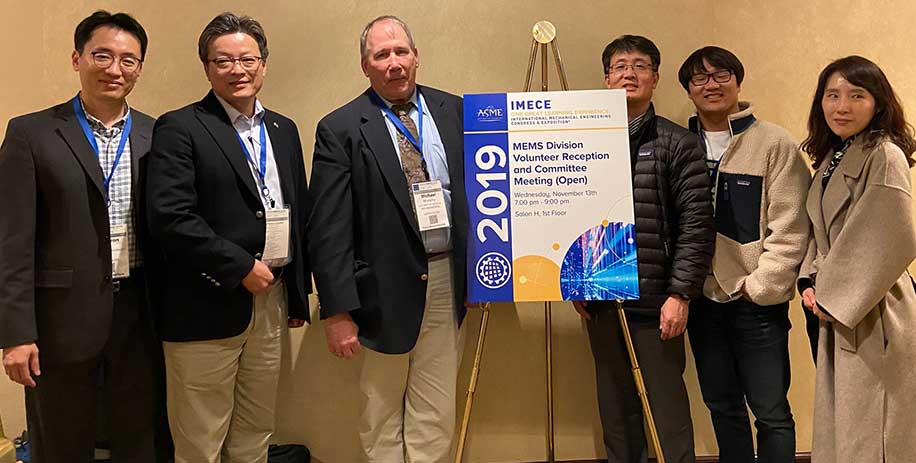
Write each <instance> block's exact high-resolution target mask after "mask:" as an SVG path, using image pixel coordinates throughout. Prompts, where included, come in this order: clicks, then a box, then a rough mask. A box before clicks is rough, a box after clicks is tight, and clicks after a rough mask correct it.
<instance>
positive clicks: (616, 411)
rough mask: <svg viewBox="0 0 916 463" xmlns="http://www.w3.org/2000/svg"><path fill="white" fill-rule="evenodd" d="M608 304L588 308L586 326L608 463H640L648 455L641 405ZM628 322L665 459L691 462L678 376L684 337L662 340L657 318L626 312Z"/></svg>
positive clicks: (684, 394)
mask: <svg viewBox="0 0 916 463" xmlns="http://www.w3.org/2000/svg"><path fill="white" fill-rule="evenodd" d="M609 305H610V304H602V303H597V304H596V303H592V304H590V305H589V307H590V309H592V310H591V314H592V319H591V320H590V321H589V322H587V324H586V325H587V327H588V337H589V341H590V343H591V348H592V355H593V356H594V357H595V377H596V380H597V383H598V384H597V392H598V410H599V413H600V415H601V426H602V427H603V428H604V445H605V447H606V450H607V455H608V461H609V462H611V463H614V462H620V463H645V462H646V461H647V459H648V451H647V444H646V436H645V432H644V430H643V413H642V406H641V404H640V400H639V397H638V395H637V391H636V385H635V384H634V382H633V372H632V369H631V366H630V358H629V355H628V354H627V348H626V344H625V341H624V338H623V330H622V329H621V328H620V321H619V318H618V316H617V311H616V309H613V308H610V307H608V306H609ZM627 320H628V322H629V327H630V335H631V337H632V339H633V347H634V349H635V351H636V358H637V360H638V361H639V366H640V369H641V370H642V374H643V378H644V380H645V385H646V391H647V395H648V397H649V402H650V406H651V408H652V415H653V417H654V418H655V425H656V428H657V429H658V434H659V441H660V442H661V446H662V451H663V452H664V454H665V461H667V462H671V463H692V462H693V461H694V460H695V455H694V447H693V423H692V421H691V420H690V403H689V400H688V398H687V388H686V387H685V386H684V378H683V374H684V367H685V364H686V357H685V353H684V337H683V336H678V337H677V338H675V339H669V340H667V341H662V340H661V339H660V338H659V335H660V332H659V330H658V323H659V321H658V317H657V316H656V317H645V316H640V315H635V314H628V316H627Z"/></svg>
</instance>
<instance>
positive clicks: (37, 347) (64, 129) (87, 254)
mask: <svg viewBox="0 0 916 463" xmlns="http://www.w3.org/2000/svg"><path fill="white" fill-rule="evenodd" d="M74 42H75V44H74V45H75V50H74V52H73V54H72V65H73V69H74V70H75V71H77V72H78V73H79V76H80V83H81V90H80V92H79V94H78V95H77V96H75V97H74V98H72V99H71V100H68V101H66V102H64V103H62V104H59V105H57V106H54V107H52V108H49V109H46V110H44V111H40V112H37V113H33V114H29V115H25V116H22V117H17V118H15V119H13V120H11V121H10V123H9V126H8V127H7V132H6V137H5V138H4V141H3V145H2V147H0V210H3V213H2V214H0V262H3V265H2V266H0V347H3V366H4V369H5V370H6V374H7V375H8V376H9V377H10V379H12V380H13V381H15V382H17V383H19V384H22V385H24V386H26V394H25V395H26V413H27V419H28V428H29V435H30V437H31V452H32V453H31V455H32V461H33V462H39V463H47V462H68V463H69V462H74V463H88V462H91V461H93V460H94V456H93V455H94V452H93V449H94V444H95V440H96V434H95V433H96V423H97V422H98V421H100V420H102V419H103V418H104V420H105V421H107V422H108V424H109V429H108V434H109V438H110V441H111V442H110V443H111V451H112V458H113V460H114V461H116V462H153V461H157V459H156V455H155V449H154V447H155V446H154V437H155V436H154V434H155V432H154V430H155V421H156V420H155V416H156V410H157V409H158V406H159V405H157V390H158V389H157V387H156V385H157V381H156V378H157V372H161V365H160V364H161V353H159V346H158V343H157V342H156V339H155V335H154V333H153V329H152V320H151V319H150V314H149V313H148V310H147V290H146V280H145V271H144V248H145V244H146V241H145V239H144V238H145V236H144V234H143V226H142V223H141V220H140V219H141V211H140V209H141V205H142V201H143V198H142V191H141V189H140V188H139V179H140V176H141V168H142V166H143V162H144V158H145V156H146V153H147V152H148V151H149V147H150V137H151V134H152V130H153V119H152V118H150V117H149V116H147V115H145V114H143V113H141V112H139V111H137V110H136V109H133V108H130V107H128V105H127V102H126V98H127V95H128V94H130V92H131V90H132V89H133V87H134V84H135V83H136V81H137V79H138V78H139V76H140V71H141V70H142V66H143V59H144V57H145V54H146V46H147V36H146V32H145V31H144V29H143V27H142V26H141V25H140V24H139V23H138V22H137V21H136V20H134V19H133V18H132V17H130V16H129V15H127V14H124V13H117V14H114V15H112V14H110V13H108V12H105V11H97V12H96V13H94V14H92V15H91V16H89V17H87V18H86V19H84V20H83V21H82V22H81V23H80V24H79V25H78V26H77V28H76V32H75V34H74ZM99 384H101V393H100V388H99ZM99 399H101V407H100V406H99ZM99 409H101V410H102V413H103V416H99V413H98V410H99ZM160 461H164V460H160Z"/></svg>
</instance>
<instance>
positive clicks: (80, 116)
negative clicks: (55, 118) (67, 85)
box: [73, 94, 132, 207]
mask: <svg viewBox="0 0 916 463" xmlns="http://www.w3.org/2000/svg"><path fill="white" fill-rule="evenodd" d="M73 111H74V112H75V113H76V119H77V120H78V121H79V123H80V127H82V128H83V134H84V135H86V140H88V141H89V144H90V145H91V146H92V150H93V151H95V156H96V157H97V158H100V159H101V154H100V152H99V144H98V143H97V142H96V141H95V134H94V133H93V132H92V128H91V127H89V120H87V119H86V113H85V112H84V111H83V103H82V101H80V96H79V94H77V95H76V96H75V97H73ZM131 125H132V124H131V117H130V113H128V114H127V121H126V122H125V123H124V129H123V130H122V131H121V142H120V143H118V151H116V152H115V158H114V162H113V163H112V164H111V171H110V172H108V175H106V176H105V178H104V179H103V181H104V182H105V196H106V200H107V201H108V206H109V207H110V206H111V193H110V187H111V179H112V178H113V177H114V174H115V171H117V170H118V164H120V163H121V155H123V154H124V147H125V146H127V140H128V138H130V128H131Z"/></svg>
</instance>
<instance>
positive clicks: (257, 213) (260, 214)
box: [254, 211, 264, 219]
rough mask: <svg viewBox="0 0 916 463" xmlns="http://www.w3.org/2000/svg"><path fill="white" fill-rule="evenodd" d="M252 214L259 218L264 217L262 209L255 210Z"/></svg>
mask: <svg viewBox="0 0 916 463" xmlns="http://www.w3.org/2000/svg"><path fill="white" fill-rule="evenodd" d="M254 216H255V217H257V218H259V219H263V218H264V211H258V212H255V213H254Z"/></svg>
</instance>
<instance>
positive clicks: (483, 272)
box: [477, 252, 512, 289]
mask: <svg viewBox="0 0 916 463" xmlns="http://www.w3.org/2000/svg"><path fill="white" fill-rule="evenodd" d="M511 276H512V264H511V263H510V262H509V259H506V256H504V255H502V254H500V253H498V252H489V253H487V254H484V255H483V256H481V257H480V260H478V261H477V281H479V282H480V284H482V285H484V286H485V287H487V288H489V289H497V288H501V287H502V286H504V285H505V284H506V283H508V282H509V278H510V277H511Z"/></svg>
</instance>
